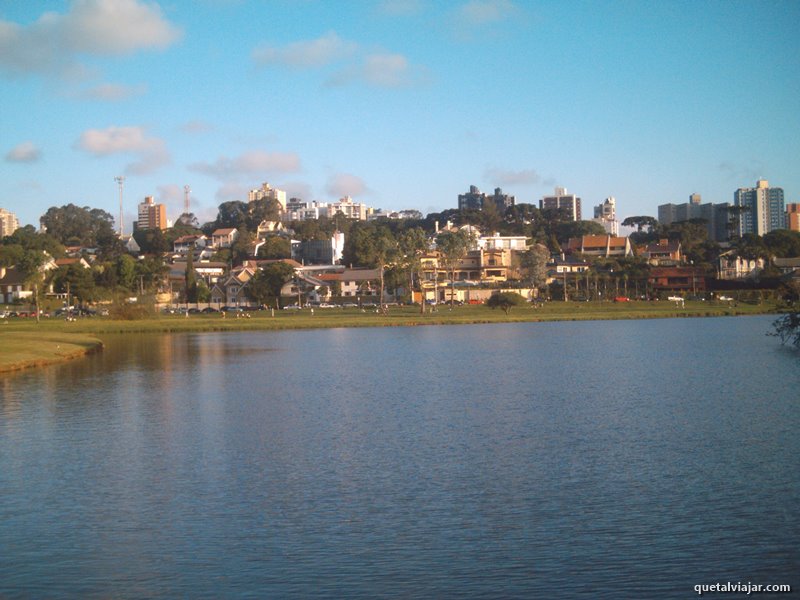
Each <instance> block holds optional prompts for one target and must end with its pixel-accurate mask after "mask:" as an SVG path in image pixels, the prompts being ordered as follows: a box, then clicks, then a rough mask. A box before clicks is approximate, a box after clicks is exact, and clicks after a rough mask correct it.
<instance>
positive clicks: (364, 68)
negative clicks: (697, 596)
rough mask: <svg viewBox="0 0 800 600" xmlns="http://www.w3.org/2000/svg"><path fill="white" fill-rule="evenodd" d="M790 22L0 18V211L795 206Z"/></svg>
mask: <svg viewBox="0 0 800 600" xmlns="http://www.w3.org/2000/svg"><path fill="white" fill-rule="evenodd" d="M799 30H800V3H799V2H796V1H788V2H781V1H776V2H766V1H759V2H741V1H735V0H733V1H724V2H723V1H714V2H698V1H693V2H682V1H670V2H645V1H639V2H623V1H620V2H599V1H598V2H595V1H580V2H577V1H575V2H563V1H561V2H559V1H556V2H523V1H520V0H469V1H436V2H426V1H424V0H386V1H374V2H369V1H367V0H364V1H334V0H319V1H317V0H294V1H289V0H285V1H284V0H274V1H266V0H265V1H247V0H194V1H190V0H185V1H184V0H161V1H160V2H158V3H156V2H150V1H144V0H74V1H71V2H67V1H42V0H39V1H36V2H20V1H18V0H0V106H2V109H1V110H0V158H1V159H2V160H0V206H1V207H3V208H6V209H9V210H12V211H14V212H16V213H17V215H18V217H19V219H20V221H21V223H22V224H37V223H38V219H39V217H40V216H41V215H42V214H43V213H44V212H45V211H46V210H47V208H49V207H50V206H61V205H63V204H67V203H74V204H78V205H81V206H90V207H97V208H102V209H104V210H107V211H109V212H110V213H111V214H113V215H114V217H115V218H116V217H117V216H118V213H119V200H118V188H117V185H116V183H115V181H114V177H115V176H116V175H125V177H126V181H125V192H124V199H125V221H126V230H127V231H130V222H131V221H132V220H134V219H135V212H136V205H137V203H138V202H140V201H141V200H142V199H143V198H144V196H147V195H153V196H155V197H156V199H157V201H161V202H164V203H165V204H167V207H168V217H169V218H171V219H174V218H176V217H177V216H178V215H179V214H180V213H181V212H182V207H183V186H184V185H189V186H190V187H191V189H192V194H191V199H192V206H191V210H192V211H193V212H195V214H197V215H198V216H199V217H200V219H201V221H205V220H211V219H213V217H214V216H215V215H216V206H217V205H218V204H220V203H221V202H224V201H227V200H246V199H247V190H248V189H251V188H254V187H258V186H259V185H260V184H261V183H262V182H265V181H266V182H269V183H270V184H272V185H273V186H276V187H279V188H282V189H286V190H287V191H288V192H289V194H290V196H298V197H301V198H303V199H305V200H319V201H333V200H336V199H338V198H339V197H341V196H342V195H344V194H349V195H351V196H352V197H353V198H354V199H355V200H357V201H362V202H365V203H367V204H369V205H371V206H374V207H376V208H383V209H386V210H400V209H405V208H416V209H418V210H421V211H422V212H423V213H428V212H434V211H440V210H444V209H446V208H454V207H456V205H457V196H458V194H459V193H463V192H464V191H466V190H467V189H468V188H469V186H470V185H477V186H478V187H479V188H481V189H482V190H485V191H491V190H493V189H494V188H495V187H501V188H503V190H504V191H505V192H507V193H512V194H515V195H516V197H517V202H530V203H536V202H538V199H539V198H541V197H542V196H543V195H545V194H548V193H550V192H552V190H553V187H555V186H561V187H566V188H567V189H568V190H569V191H570V192H571V193H575V194H577V195H579V196H580V197H581V198H582V199H583V203H584V212H585V213H586V212H589V211H590V210H591V206H593V205H596V204H599V203H600V202H601V201H602V200H603V199H604V198H606V197H608V196H614V197H615V198H616V199H617V207H618V208H617V210H618V214H619V216H620V217H621V218H624V217H625V216H631V215H640V214H649V215H653V216H655V215H656V213H657V206H658V205H659V204H663V203H666V202H686V201H687V200H688V197H689V195H690V194H691V193H693V192H697V193H700V194H702V197H703V201H705V202H726V201H730V200H731V199H732V196H733V192H734V191H735V190H736V189H737V188H739V187H751V186H753V185H754V184H755V181H756V179H757V178H759V177H765V178H767V179H769V181H770V183H771V184H772V185H774V186H779V187H783V189H784V191H785V194H786V200H787V202H800V169H799V168H798V157H800V35H798V33H800V32H799Z"/></svg>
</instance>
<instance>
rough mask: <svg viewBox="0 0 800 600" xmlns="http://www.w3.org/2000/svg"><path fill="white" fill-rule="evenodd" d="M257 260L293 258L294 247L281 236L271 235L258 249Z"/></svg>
mask: <svg viewBox="0 0 800 600" xmlns="http://www.w3.org/2000/svg"><path fill="white" fill-rule="evenodd" d="M256 256H257V258H263V259H268V260H275V259H281V258H291V257H292V245H291V243H290V242H289V240H288V239H286V238H285V237H281V236H279V235H271V236H269V237H268V238H265V239H264V241H263V243H262V244H261V245H260V246H259V247H258V253H257V255H256Z"/></svg>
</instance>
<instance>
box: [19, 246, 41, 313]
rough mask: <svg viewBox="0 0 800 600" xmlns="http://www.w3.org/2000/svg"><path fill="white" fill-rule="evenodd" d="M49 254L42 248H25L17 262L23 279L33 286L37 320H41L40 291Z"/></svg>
mask: <svg viewBox="0 0 800 600" xmlns="http://www.w3.org/2000/svg"><path fill="white" fill-rule="evenodd" d="M46 258H47V255H46V254H45V253H44V252H43V251H42V250H25V251H24V252H23V254H22V256H21V257H20V259H19V261H18V262H17V269H19V272H20V274H21V275H22V281H23V282H24V283H25V284H27V285H29V286H31V288H33V301H34V304H35V305H36V322H37V323H38V322H39V312H40V311H39V293H40V291H41V289H42V287H43V286H44V274H43V273H42V265H44V263H45V260H46Z"/></svg>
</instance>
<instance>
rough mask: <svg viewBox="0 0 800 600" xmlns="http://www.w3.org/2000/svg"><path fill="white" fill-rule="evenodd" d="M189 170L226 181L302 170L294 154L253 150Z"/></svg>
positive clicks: (220, 158)
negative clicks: (238, 177)
mask: <svg viewBox="0 0 800 600" xmlns="http://www.w3.org/2000/svg"><path fill="white" fill-rule="evenodd" d="M189 169H191V170H192V171H195V172H197V173H203V174H205V175H210V176H211V177H216V178H217V179H221V180H223V181H226V180H230V179H233V178H235V177H237V176H240V175H246V176H249V177H257V176H264V175H266V174H268V173H291V172H296V171H299V170H300V158H299V157H298V156H297V155H296V154H294V153H292V152H264V151H262V150H253V151H250V152H245V153H244V154H240V155H239V156H237V157H235V158H228V157H226V156H221V157H219V158H218V159H217V160H216V161H214V162H213V163H207V162H201V163H194V164H192V165H189Z"/></svg>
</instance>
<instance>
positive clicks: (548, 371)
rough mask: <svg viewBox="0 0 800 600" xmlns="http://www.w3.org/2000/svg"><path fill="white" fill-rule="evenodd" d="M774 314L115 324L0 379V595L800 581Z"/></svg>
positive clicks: (790, 382)
mask: <svg viewBox="0 0 800 600" xmlns="http://www.w3.org/2000/svg"><path fill="white" fill-rule="evenodd" d="M773 318H774V317H738V318H715V319H709V318H699V319H668V320H645V321H598V322H566V323H526V324H508V325H470V326H431V327H411V328H375V329H330V330H319V331H286V332H248V333H219V334H208V333H205V334H182V335H171V336H170V335H141V336H126V337H119V338H113V339H111V340H110V342H109V344H108V346H107V348H106V349H105V351H104V352H102V353H100V354H98V355H94V356H89V357H87V358H86V359H81V360H78V361H73V362H70V363H67V364H63V365H58V366H54V367H48V368H43V369H39V370H34V371H26V372H21V373H17V374H12V375H7V376H4V377H3V379H2V380H1V381H0V386H1V389H2V403H0V597H2V598H17V597H25V598H27V597H31V598H41V597H47V598H67V597H69V598H75V597H80V598H108V597H115V598H172V597H187V598H189V597H191V598H268V597H269V598H288V597H317V598H376V597H379V598H451V597H464V598H688V597H692V596H696V594H695V592H694V591H693V588H694V586H695V585H698V584H706V585H707V584H715V583H717V582H720V583H726V582H733V583H737V582H741V583H743V584H746V583H748V582H750V583H753V584H792V585H793V589H795V590H796V589H799V588H800V577H799V574H800V435H798V432H800V402H799V401H800V392H799V390H800V355H798V353H797V352H796V351H794V350H791V349H789V348H786V347H783V346H781V345H780V343H779V341H778V340H777V339H776V338H772V337H767V336H766V335H765V334H766V333H767V332H768V331H770V330H771V326H770V324H771V322H772V320H773Z"/></svg>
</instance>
